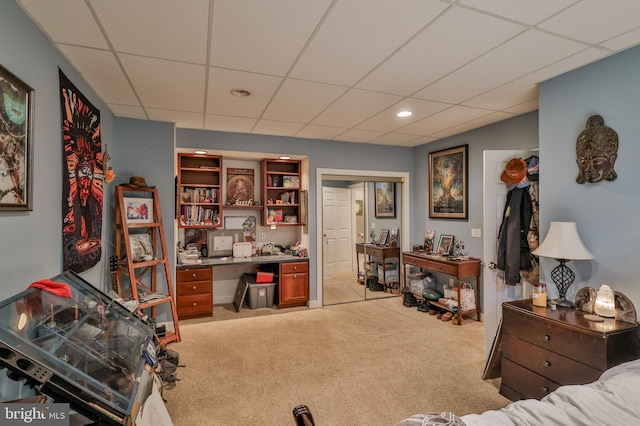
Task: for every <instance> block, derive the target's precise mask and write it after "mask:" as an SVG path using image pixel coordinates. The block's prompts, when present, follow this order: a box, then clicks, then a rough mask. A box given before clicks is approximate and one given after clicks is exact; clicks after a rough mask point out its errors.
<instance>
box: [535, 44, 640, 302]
mask: <svg viewBox="0 0 640 426" xmlns="http://www.w3.org/2000/svg"><path fill="white" fill-rule="evenodd" d="M638 70H640V48H634V49H630V50H627V51H625V52H622V53H619V54H617V55H615V56H612V57H610V58H607V59H604V60H602V61H599V62H596V63H594V64H592V65H589V66H587V67H584V68H580V69H578V70H576V71H573V72H570V73H567V74H564V75H562V76H559V77H556V78H554V79H552V80H549V81H546V82H543V83H541V84H540V92H539V96H540V162H541V167H542V173H541V174H540V188H541V189H540V212H541V214H540V219H541V228H542V229H541V235H545V234H546V233H547V231H548V229H549V222H550V221H570V222H576V224H577V227H578V232H579V233H580V235H581V237H582V240H583V242H584V244H585V246H586V247H587V248H588V249H589V251H590V252H591V253H592V254H593V255H594V256H595V259H594V260H591V261H576V262H570V263H569V264H568V265H569V266H570V267H571V268H572V269H573V270H574V272H576V284H577V285H574V286H573V287H572V288H571V289H570V291H569V292H568V293H567V294H568V296H571V297H570V298H572V297H573V296H574V295H575V291H576V290H577V289H578V288H580V287H582V286H587V285H588V286H590V287H593V288H595V289H598V288H599V287H600V285H601V284H604V283H607V284H609V285H611V287H612V288H613V289H614V290H617V291H620V292H622V293H623V294H625V295H626V296H627V297H629V298H630V299H631V301H632V302H634V304H635V306H640V286H639V285H638V265H637V263H636V262H638V258H639V254H640V245H639V244H638V240H639V239H640V238H639V237H640V227H638V224H637V223H638V214H640V185H639V184H638V182H639V181H638V180H636V179H637V178H639V177H640V168H639V167H638V159H639V158H640V142H639V141H638V139H639V137H640V120H639V119H638V111H639V110H640V73H639V72H638ZM593 114H599V115H601V116H602V117H603V118H604V122H605V125H607V126H609V127H611V128H613V129H614V130H615V131H616V132H617V133H618V138H619V149H618V160H617V162H616V164H615V170H616V172H617V173H618V178H617V180H615V181H613V182H608V181H604V182H599V183H596V184H590V183H585V184H582V185H580V184H578V183H576V177H577V175H578V167H577V165H576V140H577V138H578V135H579V134H580V132H581V131H582V130H584V129H585V124H586V122H587V119H588V118H589V117H590V116H591V115H593ZM555 265H557V262H555V261H553V260H546V259H545V260H544V261H543V263H542V264H541V269H542V272H543V274H542V277H541V279H544V280H546V282H551V279H550V277H549V273H550V270H551V269H552V268H553V267H554V266H555ZM552 287H553V286H552ZM636 309H637V308H636Z"/></svg>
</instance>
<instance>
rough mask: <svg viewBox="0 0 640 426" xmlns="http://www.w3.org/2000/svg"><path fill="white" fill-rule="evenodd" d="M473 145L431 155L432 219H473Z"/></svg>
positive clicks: (430, 194) (430, 192) (430, 207)
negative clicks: (470, 158) (469, 153)
mask: <svg viewBox="0 0 640 426" xmlns="http://www.w3.org/2000/svg"><path fill="white" fill-rule="evenodd" d="M468 147H469V145H460V146H457V147H454V148H449V149H443V150H441V151H435V152H431V153H429V217H430V218H433V219H463V220H467V219H468V216H469V207H468V205H469V192H468V179H469V178H468V173H467V171H468V156H467V151H468Z"/></svg>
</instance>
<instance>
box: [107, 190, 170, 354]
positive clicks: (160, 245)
mask: <svg viewBox="0 0 640 426" xmlns="http://www.w3.org/2000/svg"><path fill="white" fill-rule="evenodd" d="M132 199H133V200H132ZM145 200H148V201H145ZM127 201H129V203H127ZM131 201H133V204H136V205H138V206H140V205H142V206H143V209H145V208H146V209H147V211H146V213H145V212H144V211H142V212H136V213H135V214H133V215H132V216H135V217H131V212H129V214H128V210H131V209H132V208H134V205H133V204H132V203H131ZM132 235H133V236H135V235H140V236H144V235H147V236H148V237H146V236H144V237H143V239H145V240H146V241H147V242H149V241H150V244H147V246H148V248H151V251H152V253H151V254H150V253H145V254H146V256H145V257H143V258H142V259H140V258H139V253H138V252H136V253H135V255H134V252H133V249H132V246H131V242H132V239H131V236H132ZM134 238H136V237H134ZM115 243H116V256H117V257H118V269H117V280H116V285H117V291H118V294H119V295H120V297H122V298H123V299H125V300H137V301H138V303H139V306H138V310H139V311H140V312H141V313H142V311H143V310H144V309H151V318H156V308H157V307H159V306H161V305H165V304H166V305H168V306H169V308H170V311H171V312H170V316H171V320H172V322H173V330H169V327H167V330H166V333H165V335H164V336H159V337H158V338H159V340H160V342H162V343H170V342H173V341H178V342H179V341H180V329H179V326H178V314H177V310H176V304H175V298H174V296H173V283H172V281H171V271H170V269H169V260H168V258H167V244H166V239H165V235H164V227H163V225H162V213H161V212H160V200H159V199H158V190H157V189H156V188H150V187H138V186H131V185H118V186H116V241H115ZM144 245H145V244H144V243H143V244H142V246H144ZM149 246H150V247H149ZM163 273H164V277H165V282H166V285H167V290H166V292H162V293H159V292H158V291H159V289H160V288H159V286H158V277H159V276H162V274H163Z"/></svg>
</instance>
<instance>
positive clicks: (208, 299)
mask: <svg viewBox="0 0 640 426" xmlns="http://www.w3.org/2000/svg"><path fill="white" fill-rule="evenodd" d="M212 276H213V274H212V270H211V267H207V268H203V267H197V268H185V269H178V270H177V271H176V298H177V302H176V305H177V306H178V318H179V319H185V318H198V317H208V316H211V313H212V310H213V282H212Z"/></svg>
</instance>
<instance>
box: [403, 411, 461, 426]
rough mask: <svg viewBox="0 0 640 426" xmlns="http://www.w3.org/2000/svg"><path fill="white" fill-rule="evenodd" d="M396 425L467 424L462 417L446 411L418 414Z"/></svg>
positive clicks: (450, 425)
mask: <svg viewBox="0 0 640 426" xmlns="http://www.w3.org/2000/svg"><path fill="white" fill-rule="evenodd" d="M395 426H465V423H464V422H463V421H462V419H461V418H460V417H458V416H456V415H455V414H453V413H451V412H448V411H445V412H440V413H421V414H416V415H414V416H411V417H409V418H406V419H404V420H402V421H401V422H400V423H396V425H395Z"/></svg>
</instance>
